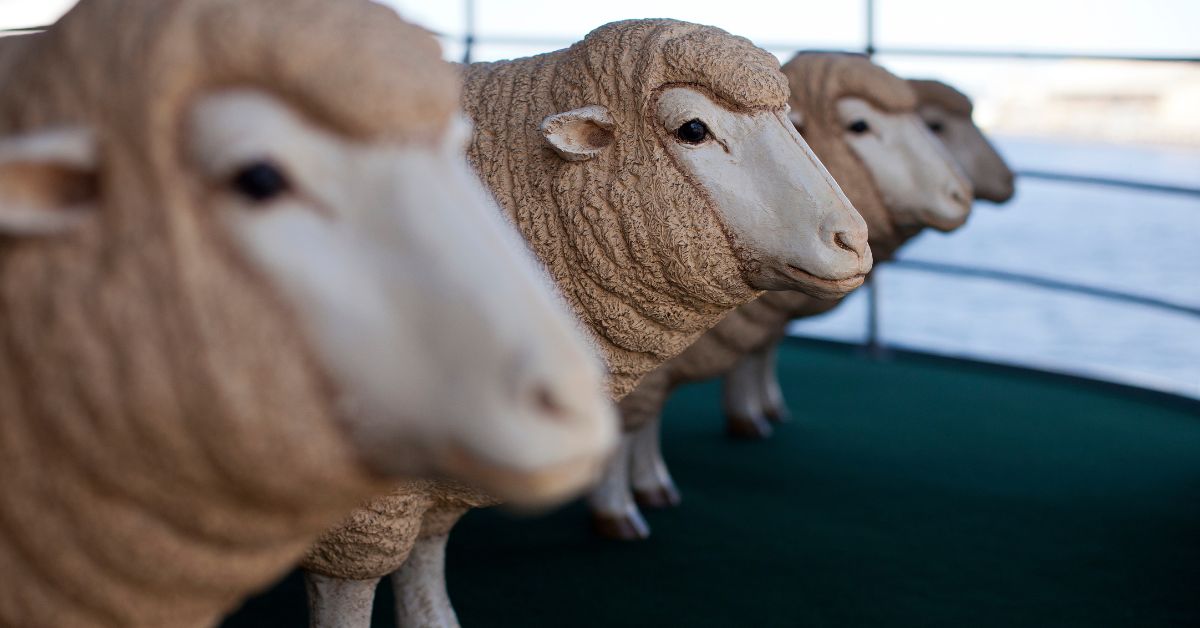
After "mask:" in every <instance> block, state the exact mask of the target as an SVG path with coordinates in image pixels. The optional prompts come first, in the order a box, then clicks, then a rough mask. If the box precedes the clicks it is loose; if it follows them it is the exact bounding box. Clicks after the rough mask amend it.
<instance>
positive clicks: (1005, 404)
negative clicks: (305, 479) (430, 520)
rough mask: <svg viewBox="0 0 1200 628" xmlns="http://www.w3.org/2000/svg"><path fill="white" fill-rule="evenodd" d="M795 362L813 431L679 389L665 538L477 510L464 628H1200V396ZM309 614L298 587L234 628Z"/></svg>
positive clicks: (1027, 377)
mask: <svg viewBox="0 0 1200 628" xmlns="http://www.w3.org/2000/svg"><path fill="white" fill-rule="evenodd" d="M781 369H782V377H783V381H784V382H785V388H786V393H787V394H788V395H789V399H790V401H791V404H792V407H793V410H795V411H796V413H797V415H798V416H797V420H796V421H795V422H794V423H792V424H789V425H786V426H783V427H782V428H781V429H779V430H778V431H777V433H776V436H775V437H774V438H773V439H771V440H769V441H766V442H760V443H744V442H731V441H729V440H727V439H725V438H724V437H723V436H722V434H721V429H720V428H721V417H720V411H719V405H718V402H719V388H718V386H717V385H716V384H715V383H712V382H709V383H705V384H700V385H695V386H690V387H688V388H686V389H684V390H682V391H681V392H680V393H679V394H677V395H676V396H675V398H674V399H673V400H672V402H671V404H670V405H669V406H668V409H667V413H666V428H665V432H666V434H665V446H666V455H667V458H668V460H669V462H670V463H671V466H672V470H673V472H674V474H675V477H676V480H677V481H678V483H679V485H680V488H681V490H682V492H683V495H684V503H683V505H682V506H681V507H679V508H677V509H674V510H671V511H663V512H651V513H648V520H649V522H650V525H651V526H652V527H653V530H654V533H653V535H652V537H651V539H650V540H648V541H645V542H642V543H634V544H622V543H617V542H609V541H601V540H597V539H594V538H592V537H591V536H590V534H589V532H588V528H587V519H586V513H585V511H584V509H583V508H582V507H581V506H580V505H579V504H575V505H573V506H571V507H568V508H565V509H563V510H560V511H558V512H555V513H552V514H550V515H548V516H544V517H540V518H535V519H532V520H531V519H526V518H516V517H512V516H509V515H508V514H506V513H503V512H496V511H483V512H476V513H473V514H471V515H470V516H468V517H467V518H466V519H464V521H463V522H462V523H461V524H460V525H459V526H458V528H457V529H456V531H455V534H454V535H453V536H452V540H451V545H450V549H449V556H448V573H449V579H450V580H449V582H450V593H451V597H452V598H453V599H454V601H455V604H456V608H457V610H458V613H459V618H460V619H461V621H462V624H463V625H464V626H467V627H468V628H472V627H474V628H482V627H488V626H522V627H530V626H554V627H559V626H572V627H586V626H605V627H611V626H714V627H716V626H720V627H732V626H831V627H846V626H872V627H875V626H945V627H960V626H973V627H984V626H996V627H1005V628H1008V627H1013V626H1022V627H1029V626H1047V627H1056V628H1059V627H1067V626H1080V627H1084V626H1086V627H1089V628H1094V627H1099V626H1139V627H1152V626H1200V413H1198V412H1197V408H1198V407H1200V405H1195V404H1189V403H1186V402H1176V401H1174V400H1170V399H1162V398H1158V397H1156V396H1154V395H1148V394H1140V393H1137V392H1131V391H1128V390H1122V389H1118V388H1112V387H1105V386H1100V385H1093V384H1090V383H1086V382H1078V381H1072V380H1069V379H1064V378H1058V377H1050V376H1044V375H1040V374H1036V373H1029V372H1021V371H1016V370H1012V369H1004V368H998V367H990V366H986V365H977V364H971V363H964V362H958V361H952V360H944V359H939V358H930V357H924V356H915V355H908V354H900V355H895V356H893V357H892V359H890V360H888V361H884V362H872V361H869V360H866V359H864V358H862V357H859V356H858V354H857V353H856V352H854V351H853V350H852V349H848V348H844V347H836V346H829V345H822V344H813V343H809V342H803V341H793V342H789V343H788V344H787V345H786V346H785V348H784V350H783V351H782V354H781ZM380 601H381V604H379V605H377V609H376V615H377V617H376V622H375V624H376V625H378V626H391V625H392V623H391V620H390V618H389V617H388V614H389V611H388V608H389V607H390V604H391V600H390V595H389V594H388V592H387V591H386V587H381V589H380ZM304 613H305V609H304V601H303V586H302V584H301V582H300V581H299V579H298V578H297V577H296V576H295V575H294V574H293V575H292V576H289V578H288V579H286V580H285V581H284V582H282V583H281V584H280V585H279V586H278V587H276V588H275V589H274V590H272V591H270V592H268V593H267V594H264V595H263V596H260V597H259V598H256V599H254V600H252V601H251V602H250V603H248V604H247V606H246V607H244V608H243V609H242V610H241V611H240V612H239V613H238V614H237V615H235V616H234V617H232V618H231V619H230V620H229V621H228V622H227V623H226V626H229V627H233V626H260V627H261V626H302V625H305V624H304V622H305V614H304Z"/></svg>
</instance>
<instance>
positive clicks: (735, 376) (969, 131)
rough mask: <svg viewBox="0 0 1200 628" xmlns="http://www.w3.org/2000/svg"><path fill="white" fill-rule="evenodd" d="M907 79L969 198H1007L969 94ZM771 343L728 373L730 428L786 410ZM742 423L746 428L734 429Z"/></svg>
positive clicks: (1002, 170)
mask: <svg viewBox="0 0 1200 628" xmlns="http://www.w3.org/2000/svg"><path fill="white" fill-rule="evenodd" d="M908 84H909V87H912V88H913V91H914V93H915V94H916V96H917V113H918V115H920V116H921V119H922V120H924V122H925V125H926V126H927V127H928V128H929V130H930V131H931V132H933V134H934V136H935V137H936V138H938V140H939V141H941V143H942V144H943V146H945V147H946V150H947V151H948V152H949V153H950V155H951V157H953V158H954V161H955V162H956V163H957V164H958V165H959V167H960V168H961V169H962V170H963V173H964V174H965V175H966V176H967V179H968V180H969V181H970V182H971V187H972V188H973V189H974V193H975V198H976V199H981V200H985V201H991V202H993V203H1005V202H1007V201H1008V200H1010V199H1011V198H1012V196H1013V193H1014V191H1015V187H1014V180H1015V176H1014V175H1013V172H1012V170H1010V169H1009V167H1008V164H1006V163H1005V162H1004V159H1003V158H1002V157H1001V156H1000V154H999V153H998V152H997V151H996V149H995V147H994V146H992V144H991V142H989V141H988V140H987V138H986V137H984V135H983V132H982V131H981V130H980V129H979V127H978V126H976V125H975V123H974V122H973V121H972V119H971V112H972V111H973V105H972V104H971V101H970V99H968V98H967V97H966V96H965V95H964V94H963V93H962V92H960V91H958V90H957V89H954V88H953V87H951V86H949V85H947V84H945V83H942V82H939V81H932V80H922V79H909V81H908ZM776 344H777V343H775V342H772V343H771V344H770V345H769V346H768V347H766V348H765V349H762V350H759V351H755V352H753V353H751V354H750V355H749V356H748V357H747V358H746V359H745V360H743V361H741V362H740V363H739V366H738V367H737V368H734V369H733V370H732V371H730V372H729V374H728V382H727V383H728V385H727V386H726V387H725V392H726V398H725V407H726V410H727V416H729V417H736V418H732V422H731V425H730V427H731V428H732V429H733V431H734V432H735V433H738V432H741V433H746V434H748V435H751V436H755V437H757V436H761V435H765V434H769V433H770V432H769V428H768V423H767V422H768V421H772V420H776V421H777V420H781V419H786V418H787V417H788V416H789V411H788V408H787V403H786V402H785V400H784V399H783V394H782V392H781V391H782V389H781V387H780V385H779V381H778V379H777V378H776V369H775V354H776V351H775V346H776ZM758 417H762V418H763V419H766V420H760V419H758ZM744 427H749V428H750V429H748V430H746V429H740V428H744Z"/></svg>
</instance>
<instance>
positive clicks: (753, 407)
mask: <svg viewBox="0 0 1200 628" xmlns="http://www.w3.org/2000/svg"><path fill="white" fill-rule="evenodd" d="M761 371H762V364H761V361H760V360H757V359H755V356H754V354H750V355H747V356H744V357H743V358H742V359H741V360H740V361H739V362H738V363H737V365H736V366H734V367H733V369H732V370H730V371H729V372H728V373H726V374H725V382H724V383H725V391H724V392H725V395H724V406H725V432H726V433H727V434H729V435H730V436H732V437H733V438H745V439H763V438H767V437H768V436H770V435H771V431H772V429H771V422H770V421H769V420H767V417H766V415H765V413H764V412H763V406H764V404H763V399H762V396H761V395H762V386H760V384H759V382H760V381H761V380H762V376H761Z"/></svg>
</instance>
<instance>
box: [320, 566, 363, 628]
mask: <svg viewBox="0 0 1200 628" xmlns="http://www.w3.org/2000/svg"><path fill="white" fill-rule="evenodd" d="M304 584H305V588H306V589H308V625H309V626H310V628H370V626H371V607H372V605H373V604H374V602H375V587H376V586H378V585H379V578H375V579H373V580H344V579H342V578H330V577H328V576H322V575H320V574H315V573H312V572H307V571H306V572H304Z"/></svg>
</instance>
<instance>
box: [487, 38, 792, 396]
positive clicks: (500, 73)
mask: <svg viewBox="0 0 1200 628" xmlns="http://www.w3.org/2000/svg"><path fill="white" fill-rule="evenodd" d="M464 80H465V88H464V107H465V109H466V111H467V113H468V115H470V116H471V118H472V119H473V121H474V122H475V125H476V132H475V137H474V141H473V142H472V144H471V147H470V149H469V151H468V157H469V159H470V161H471V164H472V166H473V167H474V168H475V169H476V171H478V172H479V174H480V176H481V177H482V178H483V179H484V181H485V182H486V183H487V185H488V187H489V188H490V189H491V191H492V193H493V194H494V195H495V196H496V198H497V200H498V201H499V202H500V204H501V206H502V207H503V208H504V209H505V212H506V213H507V215H508V217H509V218H510V219H511V220H512V221H513V223H514V224H516V225H517V227H518V229H520V231H521V233H522V234H523V235H524V236H525V239H526V240H527V241H528V242H529V244H530V247H531V248H532V249H533V251H534V252H535V253H536V254H537V256H538V257H539V258H540V259H541V261H542V262H543V263H544V264H545V265H546V267H547V268H548V269H549V271H550V273H551V275H552V276H553V278H554V280H555V282H556V283H557V285H558V287H559V289H560V290H561V291H562V293H563V295H564V296H565V297H566V299H567V301H568V302H569V304H570V306H571V307H572V308H573V310H574V311H575V313H576V314H577V315H578V316H579V318H580V319H581V320H582V322H583V325H584V327H585V328H586V329H587V330H588V331H590V332H591V335H592V337H593V339H594V340H595V342H596V344H597V346H598V348H599V349H600V352H601V355H602V356H603V358H604V360H605V362H606V365H607V367H608V370H609V373H610V377H611V380H610V389H611V391H612V393H613V396H614V397H616V398H620V397H622V396H624V395H625V393H627V392H628V391H629V390H630V389H632V387H633V386H634V384H635V383H636V382H637V380H638V379H639V378H641V376H642V375H644V374H645V373H647V372H649V371H650V370H651V369H653V368H655V367H656V366H658V365H659V364H660V363H662V362H663V361H665V360H667V359H670V358H671V357H673V356H674V355H676V354H678V353H679V352H680V351H682V350H683V349H684V348H686V347H687V346H688V345H689V344H690V343H691V342H692V340H693V339H694V338H695V337H696V336H697V335H698V334H699V333H701V332H703V331H704V330H706V329H708V328H709V327H711V326H712V325H714V324H715V323H716V322H717V321H718V320H719V319H720V317H721V316H722V315H723V314H725V312H727V311H728V310H729V309H731V308H734V307H736V306H738V305H741V304H742V303H745V302H746V301H748V300H750V299H751V298H753V297H754V296H755V295H756V294H757V292H756V291H755V290H753V289H751V288H750V287H749V286H748V285H747V284H746V282H745V280H744V278H743V271H744V270H745V269H746V268H747V265H748V264H750V263H751V262H750V261H749V259H748V256H747V255H745V254H744V253H743V251H742V250H741V248H740V247H739V246H738V243H737V242H735V241H733V240H732V238H731V236H730V235H729V234H728V232H727V231H726V229H725V228H724V226H723V224H722V222H721V219H720V217H719V215H718V211H717V210H716V208H715V207H714V206H713V203H712V200H711V199H710V198H709V196H708V194H707V193H706V192H705V190H704V189H703V188H702V187H701V186H700V185H699V184H698V183H697V182H696V181H694V180H693V179H692V178H691V177H690V176H689V175H687V174H686V173H685V171H684V170H683V169H681V168H680V166H679V164H677V163H676V162H675V161H674V159H673V158H672V156H671V155H670V153H669V152H668V151H667V149H666V147H665V145H664V142H665V141H668V136H667V133H666V131H665V130H664V129H661V128H660V125H659V124H658V122H657V120H656V119H655V103H656V99H657V97H658V95H659V93H661V91H662V89H663V88H664V87H669V86H674V85H690V86H695V87H698V88H700V89H703V90H706V91H708V92H709V93H711V94H712V95H714V96H715V97H716V98H717V99H718V100H720V101H722V102H723V103H725V104H726V105H727V106H728V107H730V108H731V109H735V110H746V111H749V110H758V109H768V108H770V109H781V108H783V106H784V105H785V103H786V101H787V85H786V82H785V80H784V78H783V76H782V75H781V74H780V73H779V70H778V64H777V62H776V61H775V58H774V57H772V56H771V55H769V54H768V53H766V52H764V51H763V50H761V49H759V48H756V47H755V46H754V45H753V44H751V43H750V42H749V41H747V40H745V39H742V38H740V37H734V36H732V35H729V34H728V33H726V32H724V31H721V30H719V29H716V28H712V27H708V26H700V25H696V24H688V23H685V22H677V21H672V20H633V21H625V22H615V23H612V24H608V25H606V26H603V27H600V28H599V29H596V30H595V31H593V32H592V33H590V34H589V35H588V36H587V37H586V38H585V39H583V40H582V41H580V42H578V43H576V44H575V45H573V46H571V47H570V48H569V49H566V50H560V51H557V52H552V53H549V54H544V55H539V56H535V57H530V58H525V59H518V60H515V61H501V62H497V63H478V64H474V65H471V66H469V67H467V68H466V69H465V73H464ZM587 105H602V106H604V107H606V108H607V109H608V110H609V112H610V114H611V115H612V118H613V119H614V121H615V122H616V125H615V129H614V138H613V141H612V144H611V145H609V146H607V147H606V148H604V149H603V151H602V152H601V154H600V155H599V156H598V157H596V158H593V159H590V160H587V161H582V162H567V161H564V160H563V159H561V158H560V157H558V155H556V154H555V153H554V152H553V151H552V150H551V148H550V147H549V145H548V144H547V143H546V141H545V140H544V138H543V137H542V135H541V133H540V132H539V130H538V126H539V125H540V124H541V122H542V120H543V119H545V118H546V116H548V115H551V114H554V113H558V112H562V111H569V110H572V109H576V108H579V107H583V106H587Z"/></svg>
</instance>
